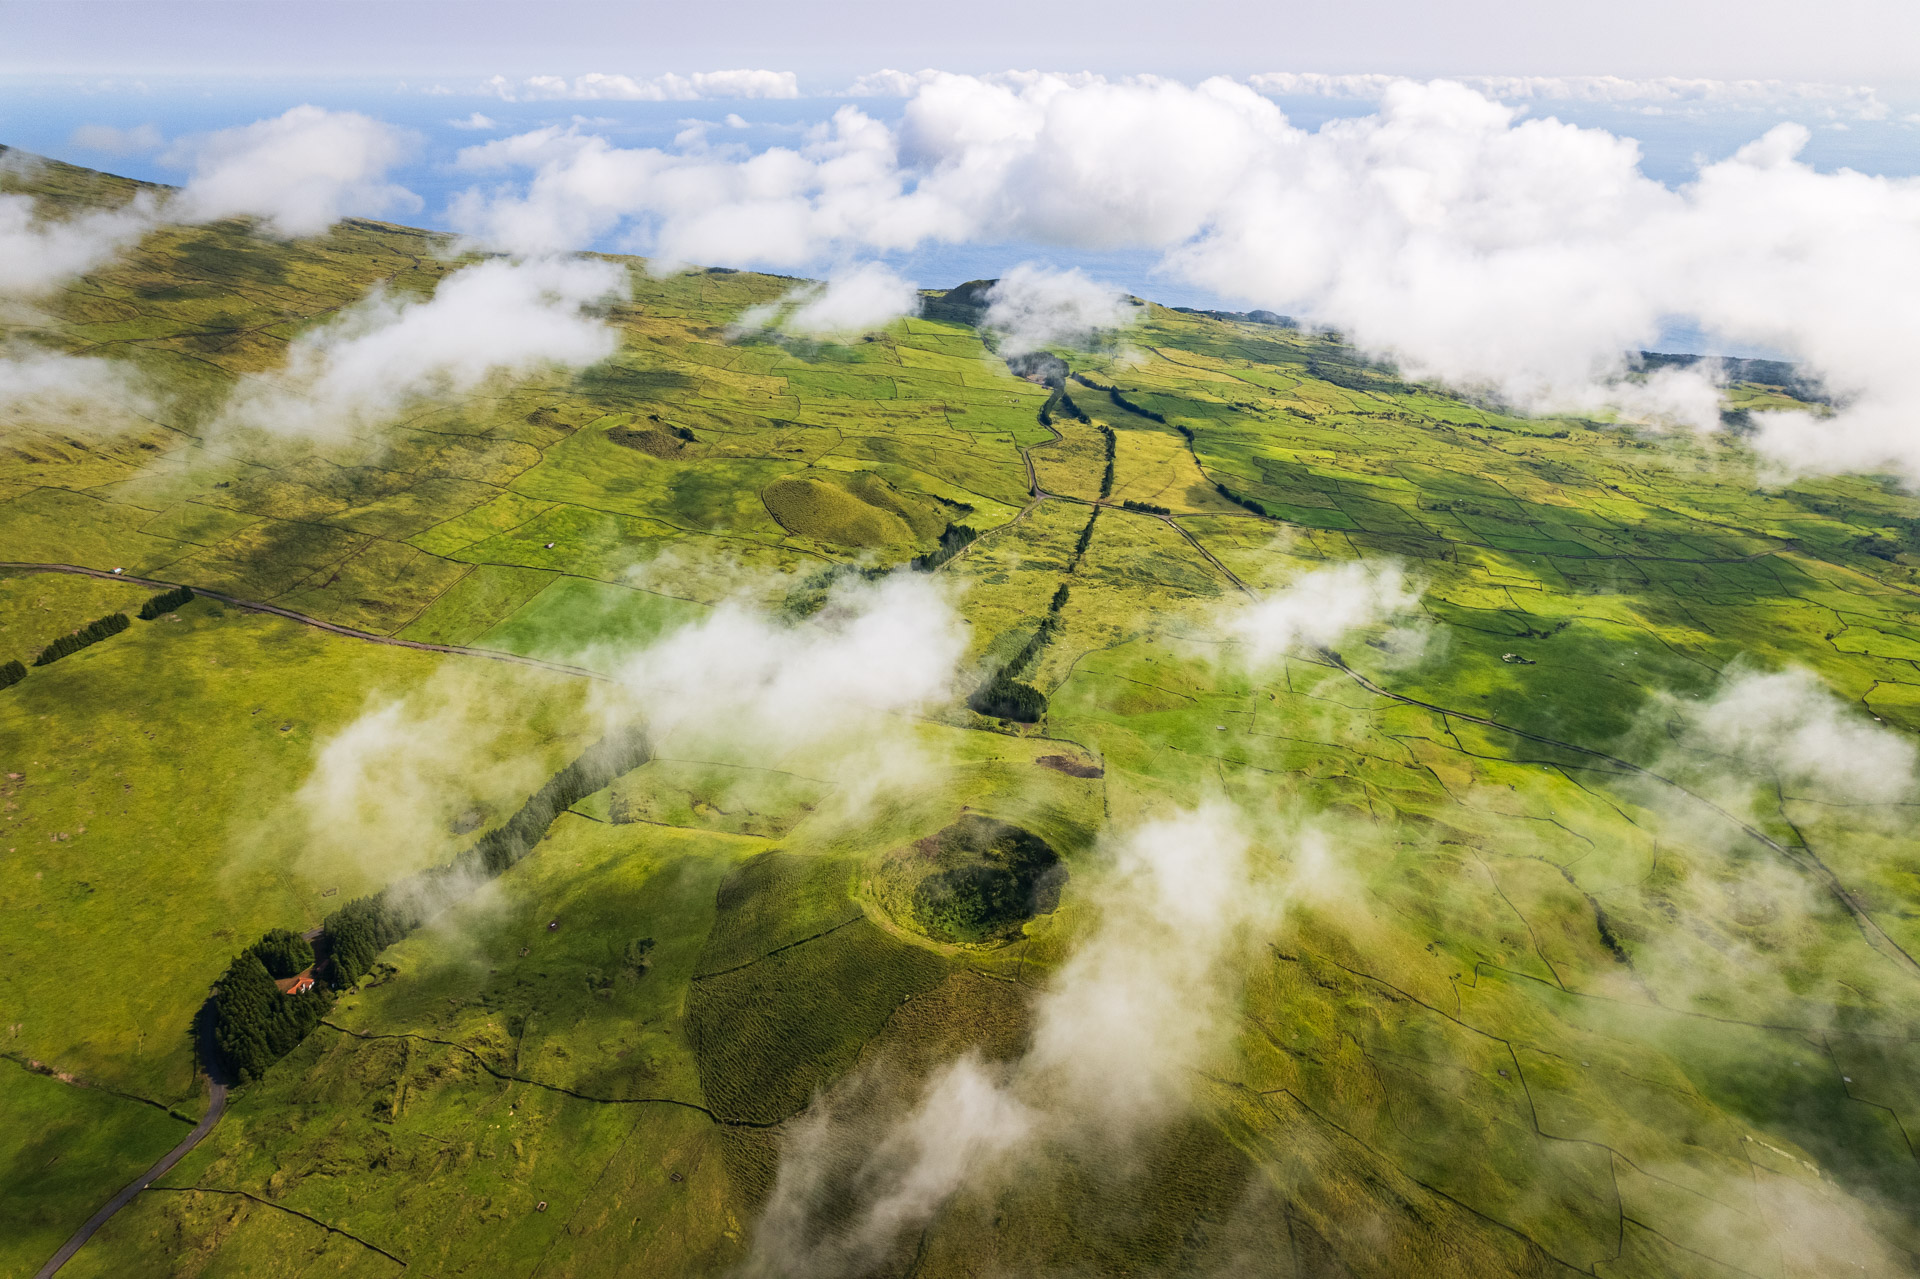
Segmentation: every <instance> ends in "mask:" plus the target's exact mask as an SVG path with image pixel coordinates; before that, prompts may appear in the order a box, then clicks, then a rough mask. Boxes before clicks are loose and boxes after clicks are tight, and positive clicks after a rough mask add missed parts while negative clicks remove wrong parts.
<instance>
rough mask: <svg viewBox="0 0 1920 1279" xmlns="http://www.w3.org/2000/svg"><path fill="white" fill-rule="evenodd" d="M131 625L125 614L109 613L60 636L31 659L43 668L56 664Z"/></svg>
mask: <svg viewBox="0 0 1920 1279" xmlns="http://www.w3.org/2000/svg"><path fill="white" fill-rule="evenodd" d="M132 625H133V623H132V622H129V621H128V620H127V615H126V614H125V613H109V614H107V615H106V616H105V617H101V618H96V619H95V620H93V621H91V622H88V623H87V624H86V625H85V626H83V627H81V628H80V629H79V630H77V631H75V632H74V633H73V634H71V635H62V636H61V637H60V638H59V639H57V640H55V641H54V642H53V643H51V644H49V645H47V646H46V647H45V648H43V649H41V650H40V656H38V657H36V658H34V659H33V664H34V665H35V666H45V665H47V664H49V663H51V662H57V661H59V660H60V659H61V658H63V657H67V656H70V655H71V654H74V653H78V652H79V651H80V650H81V649H83V648H85V647H87V646H88V645H89V644H98V643H99V642H100V641H101V640H103V639H107V638H108V637H110V636H114V635H118V634H119V633H120V632H121V631H124V630H126V629H127V628H128V627H129V626H132Z"/></svg>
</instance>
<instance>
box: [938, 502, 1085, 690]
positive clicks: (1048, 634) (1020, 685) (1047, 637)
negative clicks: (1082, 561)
mask: <svg viewBox="0 0 1920 1279" xmlns="http://www.w3.org/2000/svg"><path fill="white" fill-rule="evenodd" d="M1095 514H1096V515H1097V514H1099V512H1097V511H1096V512H1095ZM1092 530H1093V521H1092V520H1088V521H1087V528H1086V531H1085V532H1083V533H1082V535H1081V536H1082V537H1083V538H1084V537H1086V536H1087V535H1088V534H1090V533H1091V532H1092ZM1067 596H1068V590H1067V584H1066V583H1065V582H1062V583H1061V584H1060V588H1059V589H1058V590H1056V591H1055V592H1054V593H1053V599H1052V601H1051V602H1049V603H1048V605H1047V615H1046V616H1045V617H1043V618H1041V619H1040V625H1039V626H1038V627H1037V628H1036V629H1035V630H1034V632H1033V634H1032V636H1031V637H1029V638H1028V640H1027V642H1026V643H1025V644H1023V645H1021V646H1020V651H1019V652H1017V653H1015V654H1014V655H1013V656H1012V657H1011V658H1009V659H1008V661H1007V664H1006V665H1005V666H1002V667H1001V668H1000V669H999V670H997V671H995V672H994V673H993V674H992V676H990V677H989V678H988V679H987V680H985V681H984V682H983V683H982V684H981V685H980V687H978V688H976V689H974V690H973V692H972V693H970V694H969V695H968V696H967V705H968V706H969V707H971V708H972V709H973V710H976V711H978V712H980V714H982V715H991V716H993V717H995V718H996V719H1010V720H1016V721H1018V722H1020V723H1022V724H1032V723H1036V722H1038V721H1039V719H1040V717H1041V716H1042V715H1044V714H1046V713H1047V695H1046V694H1045V693H1042V692H1041V691H1040V690H1039V689H1037V688H1035V687H1034V686H1033V685H1031V684H1027V683H1024V682H1022V681H1021V679H1020V678H1019V677H1020V676H1022V675H1024V674H1026V672H1027V668H1028V667H1029V666H1031V665H1033V662H1034V659H1035V658H1037V657H1039V656H1040V651H1041V650H1042V649H1044V648H1045V647H1046V646H1047V645H1048V644H1049V643H1050V642H1051V641H1052V640H1053V636H1054V633H1055V632H1057V631H1058V630H1059V629H1060V626H1061V621H1060V610H1061V609H1063V608H1065V607H1066V606H1067Z"/></svg>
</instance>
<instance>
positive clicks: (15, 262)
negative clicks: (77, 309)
mask: <svg viewBox="0 0 1920 1279" xmlns="http://www.w3.org/2000/svg"><path fill="white" fill-rule="evenodd" d="M153 221H154V204H153V201H152V199H151V198H149V197H148V196H147V195H145V194H144V193H142V194H141V195H139V196H136V197H135V198H134V199H133V200H132V201H131V202H130V203H128V204H125V205H123V206H121V207H120V208H117V209H102V210H99V211H97V212H93V213H82V214H80V215H79V216H77V217H71V218H65V219H50V218H45V217H42V216H40V214H39V210H38V209H37V207H36V205H35V203H34V200H33V198H32V197H31V196H26V195H7V194H0V297H31V296H33V295H35V294H38V293H44V292H45V291H47V290H48V289H51V288H54V287H55V286H57V285H59V284H60V283H61V282H62V281H65V280H67V279H69V278H71V277H73V276H76V275H81V274H84V273H85V272H87V271H91V270H92V269H93V268H94V267H97V266H99V265H100V264H101V263H103V262H105V261H107V260H108V259H109V258H111V257H113V256H114V255H115V254H116V253H118V252H119V251H120V250H121V249H123V248H125V247H126V246H127V245H129V244H132V243H133V242H134V241H136V240H138V239H139V238H140V237H141V236H142V235H144V234H146V232H147V230H148V229H149V228H150V227H152V225H153Z"/></svg>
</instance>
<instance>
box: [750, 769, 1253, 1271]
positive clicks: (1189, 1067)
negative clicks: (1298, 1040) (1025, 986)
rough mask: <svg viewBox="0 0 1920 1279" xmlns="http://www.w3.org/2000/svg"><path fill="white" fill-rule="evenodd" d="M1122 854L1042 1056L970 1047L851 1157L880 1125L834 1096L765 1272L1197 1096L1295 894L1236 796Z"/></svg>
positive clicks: (789, 1175)
mask: <svg viewBox="0 0 1920 1279" xmlns="http://www.w3.org/2000/svg"><path fill="white" fill-rule="evenodd" d="M1106 852H1107V853H1108V855H1109V856H1110V859H1111V860H1110V869H1109V871H1108V872H1107V874H1106V875H1105V876H1104V877H1103V879H1102V881H1101V883H1100V885H1099V887H1098V888H1097V890H1095V892H1094V893H1093V898H1094V905H1095V908H1096V909H1097V910H1098V912H1099V920H1098V923H1097V925H1096V926H1095V928H1094V930H1093V932H1092V933H1091V934H1090V935H1089V936H1088V937H1087V938H1086V939H1085V940H1084V941H1083V942H1082V943H1081V945H1080V947H1079V949H1077V950H1076V951H1075V952H1074V954H1073V955H1072V956H1071V957H1070V958H1069V959H1068V960H1067V961H1066V963H1064V964H1063V965H1061V967H1060V968H1059V970H1058V971H1057V972H1055V974H1054V976H1053V979H1052V981H1051V982H1050V983H1049V985H1048V987H1047V989H1046V990H1045V991H1044V992H1042V993H1041V995H1040V996H1039V997H1038V998H1037V999H1036V1001H1035V1003H1034V1008H1033V1018H1034V1027H1033V1035H1032V1040H1031V1044H1030V1046H1029V1048H1028V1049H1027V1052H1026V1053H1025V1055H1024V1056H1022V1057H1021V1058H1020V1059H1019V1060H1017V1061H1015V1062H1013V1063H1011V1064H1009V1065H1006V1066H1002V1067H994V1066H989V1065H987V1064H985V1063H983V1062H981V1061H980V1060H979V1059H978V1058H977V1057H975V1056H973V1055H970V1054H969V1055H964V1056H962V1057H961V1058H959V1059H958V1060H957V1061H955V1062H953V1063H951V1064H950V1065H948V1066H946V1067H943V1068H941V1069H939V1070H937V1071H935V1072H934V1073H933V1074H932V1075H931V1076H930V1077H929V1078H928V1080H927V1083H926V1085H925V1087H924V1090H923V1092H922V1093H921V1096H920V1098H919V1100H918V1101H917V1103H916V1104H914V1105H913V1106H912V1107H911V1108H910V1109H909V1110H908V1112H907V1113H906V1114H905V1116H904V1117H902V1118H900V1119H899V1120H898V1121H896V1122H895V1123H893V1124H892V1125H890V1126H888V1127H887V1128H886V1129H885V1130H884V1131H883V1132H882V1133H881V1134H879V1135H878V1137H877V1138H875V1137H872V1136H870V1135H869V1136H867V1140H868V1141H869V1144H868V1145H867V1146H866V1148H865V1149H864V1150H859V1151H858V1153H856V1154H855V1155H854V1156H853V1158H852V1160H851V1166H849V1162H850V1161H849V1156H848V1153H847V1148H848V1146H849V1145H854V1146H856V1147H857V1146H858V1144H859V1142H860V1141H861V1140H862V1136H863V1135H862V1134H860V1133H859V1132H857V1131H854V1130H851V1129H850V1126H849V1125H848V1124H846V1123H844V1122H842V1121H841V1119H840V1116H839V1115H838V1114H837V1113H836V1112H835V1110H834V1108H833V1104H832V1101H831V1099H828V1100H826V1101H824V1102H822V1103H820V1104H817V1105H816V1107H815V1109H814V1110H813V1111H812V1112H810V1113H809V1115H807V1116H806V1117H804V1118H803V1119H802V1120H801V1121H800V1122H799V1123H797V1124H796V1125H795V1127H794V1130H793V1132H792V1134H791V1136H790V1137H789V1138H788V1141H787V1143H786V1146H785V1149H784V1150H783V1151H782V1156H781V1164H780V1170H779V1173H778V1175H777V1177H776V1179H775V1183H774V1189H773V1194H772V1196H771V1197H770V1199H769V1202H768V1205H767V1209H766V1211H765V1213H764V1215H763V1216H762V1218H761V1220H760V1222H759V1223H758V1225H757V1227H756V1229H755V1232H754V1237H753V1250H752V1255H751V1257H750V1259H749V1261H748V1263H747V1266H746V1272H747V1274H748V1275H750V1276H754V1277H755V1279H814V1277H816V1276H818V1277H820V1279H825V1277H826V1276H837V1275H845V1274H859V1273H866V1271H867V1269H868V1268H869V1267H871V1266H872V1265H873V1264H874V1263H875V1262H877V1261H879V1260H880V1259H882V1258H884V1257H885V1256H886V1255H887V1254H888V1253H889V1252H890V1251H891V1250H892V1249H893V1248H894V1247H895V1246H896V1245H897V1244H898V1243H899V1242H900V1241H901V1240H902V1239H904V1238H906V1237H907V1236H909V1235H910V1234H911V1233H912V1232H914V1231H916V1230H918V1229H920V1228H921V1227H922V1226H924V1225H925V1224H926V1223H927V1222H928V1221H929V1220H930V1219H931V1218H932V1216H933V1214H934V1213H935V1212H936V1211H937V1210H938V1209H939V1208H940V1206H941V1205H942V1204H943V1203H945V1202H946V1201H947V1199H949V1198H950V1197H951V1196H952V1195H953V1194H955V1193H956V1192H958V1191H960V1190H962V1189H963V1188H970V1187H971V1188H989V1187H991V1186H993V1185H994V1184H996V1179H997V1178H998V1177H1000V1176H1001V1175H1002V1174H1004V1173H1005V1172H1007V1171H1008V1170H1009V1169H1010V1168H1011V1167H1012V1166H1013V1165H1014V1163H1015V1161H1016V1157H1018V1156H1023V1155H1024V1156H1031V1155H1032V1154H1034V1153H1035V1152H1037V1151H1038V1150H1040V1149H1042V1148H1043V1147H1048V1146H1054V1147H1058V1146H1069V1147H1077V1148H1081V1149H1088V1148H1094V1149H1099V1150H1101V1151H1102V1152H1103V1154H1104V1156H1105V1158H1106V1160H1108V1161H1111V1160H1112V1159H1113V1158H1116V1157H1120V1158H1124V1155H1125V1152H1126V1148H1127V1147H1128V1145H1129V1143H1130V1142H1132V1141H1133V1140H1134V1139H1135V1138H1136V1137H1137V1136H1138V1135H1139V1134H1140V1133H1141V1132H1143V1131H1144V1130H1146V1129H1148V1128H1150V1127H1152V1126H1154V1125H1156V1124H1158V1123H1161V1122H1163V1121H1164V1120H1166V1119H1167V1118H1169V1117H1170V1116H1172V1115H1173V1114H1175V1113H1176V1112H1177V1111H1178V1110H1179V1109H1180V1108H1181V1107H1182V1106H1184V1105H1185V1104H1186V1103H1187V1100H1188V1098H1189V1097H1190V1095H1191V1090H1192V1084H1193V1081H1194V1079H1195V1076H1196V1074H1197V1072H1198V1071H1200V1070H1202V1069H1203V1068H1204V1067H1206V1066H1207V1065H1208V1064H1209V1063H1211V1062H1213V1061H1215V1060H1217V1059H1218V1058H1220V1057H1221V1056H1222V1055H1223V1054H1225V1053H1226V1052H1227V1051H1228V1048H1229V1035H1230V1033H1231V1028H1232V1025H1233V1019H1232V1010H1233V1005H1234V999H1235V996H1236V993H1237V991H1238V989H1239V978H1238V976H1237V966H1236V965H1235V964H1234V962H1233V961H1234V960H1235V959H1236V958H1238V957H1239V956H1240V955H1241V953H1242V947H1243V946H1244V945H1245V944H1246V943H1247V941H1248V938H1249V936H1250V930H1251V929H1253V928H1255V927H1256V926H1258V925H1261V924H1269V923H1271V922H1272V921H1273V920H1274V919H1275V918H1276V917H1277V908H1278V901H1279V894H1278V893H1277V892H1276V891H1274V890H1273V888H1272V886H1271V885H1269V884H1266V883H1264V881H1263V879H1262V876H1261V875H1260V874H1259V873H1258V871H1257V870H1256V863H1255V860H1254V857H1253V855H1252V853H1253V845H1252V841H1251V839H1250V837H1249V835H1248V833H1247V832H1246V830H1245V828H1244V827H1243V825H1242V824H1241V822H1240V820H1239V818H1238V816H1237V815H1236V814H1235V813H1234V811H1233V810H1231V809H1230V808H1227V807H1226V806H1224V805H1219V804H1215V805H1211V806H1208V807H1204V808H1200V809H1197V810H1192V811H1184V812H1178V813H1174V814H1171V815H1169V816H1165V817H1161V818H1159V819H1157V820H1152V821H1148V822H1146V823H1143V824H1142V825H1140V826H1139V827H1137V828H1136V829H1134V830H1133V831H1131V832H1130V833H1128V834H1126V835H1125V836H1123V837H1121V838H1118V839H1115V840H1113V841H1112V842H1111V843H1110V844H1109V845H1108V847H1107V849H1106ZM823 1209H830V1211H831V1213H832V1215H831V1216H830V1217H827V1216H824V1215H823Z"/></svg>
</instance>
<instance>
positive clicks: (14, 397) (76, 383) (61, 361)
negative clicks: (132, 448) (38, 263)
mask: <svg viewBox="0 0 1920 1279" xmlns="http://www.w3.org/2000/svg"><path fill="white" fill-rule="evenodd" d="M3 260H4V259H3V258H0V261H3ZM156 412H157V410H156V409H155V408H154V405H153V401H152V399H151V398H150V396H149V395H148V393H147V391H146V389H145V387H144V386H143V385H142V384H141V382H140V381H139V380H138V378H137V376H136V375H135V373H134V372H133V370H132V369H131V368H130V367H129V366H127V365H126V364H123V363H121V362H119V361H117V360H103V359H100V358H98V357H97V356H80V355H67V354H64V353H61V352H57V351H48V350H45V349H42V348H38V347H30V346H26V345H23V344H19V343H13V344H9V345H5V346H0V421H5V422H17V423H20V424H22V425H25V426H28V427H33V428H46V427H52V428H57V429H60V430H65V431H76V432H97V431H101V430H103V429H118V428H120V427H124V426H127V425H129V424H130V423H131V422H132V420H133V419H135V418H138V417H152V416H153V415H154V414H155V413H156Z"/></svg>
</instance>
